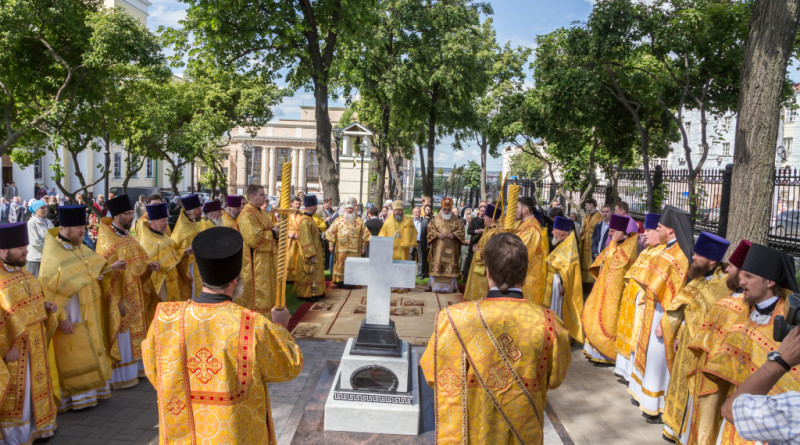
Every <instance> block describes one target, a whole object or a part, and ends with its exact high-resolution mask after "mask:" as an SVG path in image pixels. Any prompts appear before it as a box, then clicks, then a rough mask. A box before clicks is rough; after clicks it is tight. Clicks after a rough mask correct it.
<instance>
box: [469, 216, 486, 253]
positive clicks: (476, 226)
mask: <svg viewBox="0 0 800 445" xmlns="http://www.w3.org/2000/svg"><path fill="white" fill-rule="evenodd" d="M484 228H485V227H484V224H483V218H478V217H477V216H474V217H472V221H470V222H469V227H467V235H469V236H470V239H469V245H470V246H474V245H476V244H478V241H480V240H481V235H483V232H481V233H475V231H476V230H480V229H484Z"/></svg>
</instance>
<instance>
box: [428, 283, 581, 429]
mask: <svg viewBox="0 0 800 445" xmlns="http://www.w3.org/2000/svg"><path fill="white" fill-rule="evenodd" d="M570 360H571V354H570V346H569V333H568V332H567V330H566V329H565V328H564V325H563V324H562V323H561V321H560V320H559V319H558V317H557V316H556V315H555V313H553V311H551V310H550V309H547V308H543V307H541V306H539V305H537V304H534V303H531V302H530V301H527V300H525V299H522V298H485V299H483V300H479V301H468V302H464V303H459V304H456V305H453V306H450V307H448V308H446V309H443V310H442V311H440V312H439V313H438V314H437V315H436V328H435V331H434V333H433V335H432V336H431V339H430V340H429V341H428V347H427V349H425V353H424V354H423V355H422V359H421V360H420V366H421V367H422V370H423V372H424V373H425V379H426V380H427V382H428V384H429V385H430V386H431V387H432V388H433V390H434V400H435V405H436V443H463V444H466V443H480V444H483V443H486V444H495V443H519V444H523V443H524V444H536V443H539V444H541V443H542V440H543V437H542V426H543V422H544V417H543V416H544V409H545V404H546V402H547V390H548V388H549V389H554V388H557V387H558V386H559V385H560V384H561V382H562V380H563V379H564V376H565V375H566V373H567V368H568V367H569V364H570Z"/></svg>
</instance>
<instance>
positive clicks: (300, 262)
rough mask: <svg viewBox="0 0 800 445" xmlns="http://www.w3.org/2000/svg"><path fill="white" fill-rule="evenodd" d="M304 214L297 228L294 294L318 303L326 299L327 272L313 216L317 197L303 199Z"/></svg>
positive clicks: (320, 240) (310, 196) (320, 239)
mask: <svg viewBox="0 0 800 445" xmlns="http://www.w3.org/2000/svg"><path fill="white" fill-rule="evenodd" d="M303 207H304V211H303V214H302V215H300V220H299V222H298V226H297V246H298V250H297V265H296V266H295V271H294V292H295V295H297V298H299V299H301V300H306V301H311V302H314V301H317V300H319V299H321V298H325V270H324V263H323V259H322V255H324V252H323V251H322V238H321V237H320V232H319V227H318V226H317V223H316V222H315V221H314V218H313V217H312V215H314V212H316V211H317V195H306V196H304V197H303Z"/></svg>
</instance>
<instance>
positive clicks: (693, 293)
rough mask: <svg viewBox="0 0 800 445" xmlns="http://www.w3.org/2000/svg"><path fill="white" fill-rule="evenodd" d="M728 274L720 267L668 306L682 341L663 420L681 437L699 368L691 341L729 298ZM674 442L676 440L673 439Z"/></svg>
mask: <svg viewBox="0 0 800 445" xmlns="http://www.w3.org/2000/svg"><path fill="white" fill-rule="evenodd" d="M725 278H726V275H725V272H723V271H722V267H717V268H716V269H715V270H714V272H713V275H711V276H710V277H708V279H706V277H697V278H695V279H693V280H692V281H690V282H688V283H686V285H685V286H683V289H681V291H680V292H679V293H678V295H677V296H676V297H675V299H673V300H672V301H671V302H670V304H669V306H667V307H666V308H665V309H666V312H665V317H666V318H668V320H669V323H670V325H671V327H672V331H673V332H677V336H676V339H678V340H679V341H680V343H679V344H678V351H677V352H676V353H675V360H674V361H673V363H672V368H671V369H670V374H671V378H670V383H669V389H668V390H667V395H666V397H665V404H664V414H663V416H662V419H663V421H664V424H665V425H666V426H668V427H669V428H670V429H671V430H672V431H673V432H675V433H676V434H677V435H678V436H680V434H681V432H682V431H681V430H682V429H683V423H684V414H685V412H686V403H687V401H688V400H689V396H690V390H691V389H693V384H694V373H693V372H692V371H694V370H695V368H696V367H697V356H696V355H695V354H693V353H692V352H691V350H690V349H689V344H690V343H691V341H692V339H693V338H694V337H695V336H696V335H697V334H698V332H699V330H700V326H701V325H702V324H703V323H704V322H705V321H706V315H707V314H708V312H709V311H710V310H711V308H712V307H713V305H714V303H716V302H717V301H718V300H720V299H721V298H724V297H725V296H726V295H727V294H728V292H729V291H728V286H727V285H726V284H725ZM671 439H673V440H675V439H676V438H675V437H671Z"/></svg>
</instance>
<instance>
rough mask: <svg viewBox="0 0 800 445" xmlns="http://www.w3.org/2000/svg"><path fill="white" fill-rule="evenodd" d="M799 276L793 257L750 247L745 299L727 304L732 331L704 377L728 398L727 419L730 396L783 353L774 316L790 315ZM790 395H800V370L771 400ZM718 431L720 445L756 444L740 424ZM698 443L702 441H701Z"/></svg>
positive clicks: (720, 337)
mask: <svg viewBox="0 0 800 445" xmlns="http://www.w3.org/2000/svg"><path fill="white" fill-rule="evenodd" d="M795 273H796V272H795V267H794V259H793V258H792V257H791V256H789V255H787V254H785V253H783V252H780V251H778V250H775V249H772V248H769V247H767V246H763V245H760V244H756V243H752V244H751V245H750V249H749V250H748V252H747V256H746V257H745V260H744V263H743V264H742V269H741V272H740V273H739V285H740V286H741V288H742V293H743V294H742V298H741V299H733V298H726V299H725V300H727V301H726V304H727V310H726V312H727V314H725V315H724V317H725V318H728V317H730V318H729V319H728V321H727V325H728V328H727V329H725V330H724V331H722V332H720V331H719V330H717V331H716V332H715V333H714V335H713V336H714V337H716V338H714V339H713V340H712V342H711V344H712V346H713V350H712V351H711V352H710V353H709V354H708V355H707V357H706V362H705V363H704V364H703V367H702V372H703V374H704V375H705V377H707V378H708V379H709V380H711V381H712V382H713V383H714V384H715V385H716V386H717V390H718V391H720V392H721V394H724V396H723V397H722V398H725V399H727V401H726V403H725V404H723V405H722V414H723V415H725V412H726V410H727V411H728V412H729V410H730V403H731V402H730V400H731V399H730V397H731V396H732V395H734V393H735V392H736V390H737V388H738V387H739V386H740V385H741V384H742V383H744V381H745V380H746V379H747V378H748V377H750V376H751V375H752V373H753V372H755V371H756V370H758V369H759V368H761V367H762V366H763V365H764V364H765V363H766V362H767V360H768V357H769V356H770V354H771V353H773V352H775V351H777V350H778V347H779V346H780V342H777V341H775V339H774V338H773V333H774V326H775V317H777V316H784V317H785V316H786V314H787V311H788V309H789V307H788V306H789V304H788V299H787V297H788V295H789V294H790V293H798V286H797V281H796V280H795ZM725 300H720V301H725ZM790 391H800V367H794V368H791V370H788V371H787V372H785V373H784V374H783V376H781V377H780V379H779V380H778V381H777V383H775V384H774V385H773V386H772V388H771V389H770V390H769V395H777V394H782V393H785V392H790ZM706 411H708V410H706ZM726 418H727V417H726ZM702 428H703V424H702V423H700V424H699V425H697V426H695V424H692V429H693V430H696V431H697V432H698V434H701V433H702V430H701V429H702ZM719 429H720V432H719V435H718V438H719V439H718V442H717V443H720V444H736V445H739V444H745V443H747V444H755V443H756V442H752V441H747V440H746V439H744V438H742V437H741V436H740V435H739V433H738V432H737V431H736V426H735V424H733V423H730V422H729V421H727V420H725V421H723V422H722V425H720V427H719ZM692 436H694V433H692ZM697 443H703V442H701V441H699V440H698V442H697ZM770 443H772V441H770Z"/></svg>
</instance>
